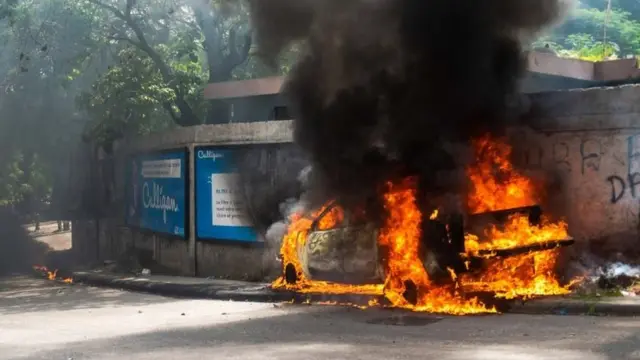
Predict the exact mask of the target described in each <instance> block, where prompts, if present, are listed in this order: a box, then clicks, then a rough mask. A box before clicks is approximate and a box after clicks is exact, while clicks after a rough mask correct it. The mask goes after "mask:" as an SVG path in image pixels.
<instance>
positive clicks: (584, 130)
mask: <svg viewBox="0 0 640 360" xmlns="http://www.w3.org/2000/svg"><path fill="white" fill-rule="evenodd" d="M530 100H531V109H530V112H531V114H530V116H532V117H533V120H532V124H533V126H532V128H522V127H521V128H515V129H513V130H512V131H511V133H510V136H511V138H512V143H513V144H516V145H515V149H514V162H515V163H516V164H518V165H519V166H521V167H522V168H524V169H527V170H528V171H529V172H530V173H531V174H533V175H534V176H535V175H538V176H540V177H541V178H542V179H543V180H544V181H545V182H546V183H547V185H548V186H547V194H545V195H546V196H545V201H544V203H545V208H546V210H547V211H548V212H551V213H553V214H554V215H556V216H562V217H564V218H565V219H566V220H567V221H568V223H569V229H570V232H571V235H572V236H574V237H575V238H576V239H577V240H580V241H583V242H584V241H587V242H593V243H600V244H601V245H604V246H605V247H608V248H610V249H611V250H614V251H635V248H636V245H637V244H638V242H639V241H640V232H639V226H640V101H639V100H640V87H638V86H624V87H620V88H608V89H590V90H572V91H559V92H550V93H545V94H537V95H535V96H532V97H531V99H530Z"/></svg>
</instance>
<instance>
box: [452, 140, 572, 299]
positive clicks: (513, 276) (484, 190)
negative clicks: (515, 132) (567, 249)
mask: <svg viewBox="0 0 640 360" xmlns="http://www.w3.org/2000/svg"><path fill="white" fill-rule="evenodd" d="M473 145H474V149H475V151H476V159H477V165H475V166H472V167H469V168H468V169H467V175H468V176H469V178H470V179H471V182H472V189H471V193H470V195H469V199H468V206H469V210H470V212H471V213H481V212H487V211H498V210H506V209H513V208H520V207H525V206H530V205H533V204H536V203H537V202H539V200H540V194H541V192H540V189H538V188H536V187H535V186H534V184H533V182H532V181H531V180H530V179H529V178H527V177H525V176H523V175H522V174H520V173H519V172H518V171H517V170H516V169H514V167H513V165H512V164H511V162H510V156H511V147H510V146H509V145H508V144H507V143H506V142H505V141H503V140H499V139H493V138H491V137H490V136H485V137H483V138H481V139H478V140H477V141H474V143H473ZM484 235H485V236H484V238H486V240H485V241H480V238H479V237H478V236H476V235H473V234H466V236H465V248H466V250H467V252H468V253H474V252H477V251H479V250H492V249H509V248H515V247H519V246H526V245H532V244H536V243H543V242H548V241H550V240H562V239H566V238H568V237H569V234H568V226H567V224H566V223H565V222H563V221H559V222H551V221H550V220H549V219H548V218H546V217H543V218H542V222H541V224H540V225H537V226H534V225H531V224H530V223H529V219H528V217H527V216H526V215H521V214H517V215H512V216H511V217H510V218H509V219H508V221H507V223H506V224H505V226H504V228H503V229H498V228H497V227H495V226H492V227H490V228H489V229H487V230H486V231H485V234H484ZM559 254H560V250H558V249H553V250H548V251H543V252H536V253H532V254H524V255H520V256H514V257H511V258H507V259H496V260H491V261H490V262H489V265H488V267H487V268H486V269H485V271H484V272H482V273H481V274H479V275H476V276H474V275H471V274H464V275H463V276H462V277H461V282H462V283H463V285H464V286H465V288H466V289H474V290H480V291H490V292H494V293H496V295H497V296H500V297H506V298H515V297H532V296H541V295H561V294H567V293H568V292H569V290H568V288H567V287H566V286H561V285H560V283H559V281H558V280H557V277H556V274H555V267H556V263H557V259H558V256H559Z"/></svg>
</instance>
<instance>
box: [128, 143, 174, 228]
mask: <svg viewBox="0 0 640 360" xmlns="http://www.w3.org/2000/svg"><path fill="white" fill-rule="evenodd" d="M127 176H128V181H127V183H126V184H127V190H128V191H127V192H128V196H127V197H128V206H127V224H128V225H129V226H133V227H138V228H141V229H146V230H151V231H156V232H160V233H166V234H171V235H176V236H180V237H183V238H184V237H185V221H186V218H185V217H186V214H187V211H186V209H187V201H186V189H187V181H186V179H187V153H186V151H184V150H182V151H172V152H163V153H155V154H147V155H139V156H136V157H134V158H132V159H131V160H130V163H129V169H128V174H127Z"/></svg>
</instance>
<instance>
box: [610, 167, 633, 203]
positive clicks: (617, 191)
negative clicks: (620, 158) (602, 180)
mask: <svg viewBox="0 0 640 360" xmlns="http://www.w3.org/2000/svg"><path fill="white" fill-rule="evenodd" d="M607 181H608V182H609V184H610V185H611V203H612V204H616V203H618V202H619V201H620V200H622V198H623V197H624V195H625V194H626V192H627V190H629V193H630V194H631V197H632V198H634V199H636V198H637V197H638V185H640V173H637V172H636V173H632V174H629V175H628V176H627V180H626V181H625V179H623V178H622V177H620V176H618V175H612V176H609V177H608V178H607Z"/></svg>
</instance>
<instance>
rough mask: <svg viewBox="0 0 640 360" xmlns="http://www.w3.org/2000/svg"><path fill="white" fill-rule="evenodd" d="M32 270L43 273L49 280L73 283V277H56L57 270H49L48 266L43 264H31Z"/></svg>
mask: <svg viewBox="0 0 640 360" xmlns="http://www.w3.org/2000/svg"><path fill="white" fill-rule="evenodd" d="M33 270H35V271H37V272H39V273H41V274H43V275H44V276H45V277H46V278H47V279H49V280H51V281H60V282H63V283H65V284H72V283H73V279H72V278H70V277H58V270H57V269H56V270H49V268H47V267H46V266H44V265H34V266H33Z"/></svg>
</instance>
